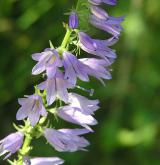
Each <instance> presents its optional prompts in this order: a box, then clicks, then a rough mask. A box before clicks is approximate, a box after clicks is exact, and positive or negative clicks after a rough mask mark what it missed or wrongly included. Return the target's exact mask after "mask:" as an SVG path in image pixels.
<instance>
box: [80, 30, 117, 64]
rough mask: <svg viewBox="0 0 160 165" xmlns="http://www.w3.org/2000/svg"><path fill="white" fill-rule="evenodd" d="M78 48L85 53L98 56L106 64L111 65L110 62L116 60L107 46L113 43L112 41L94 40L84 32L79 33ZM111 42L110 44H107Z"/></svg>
mask: <svg viewBox="0 0 160 165" xmlns="http://www.w3.org/2000/svg"><path fill="white" fill-rule="evenodd" d="M78 36H79V46H80V47H81V49H83V50H84V51H86V52H87V53H90V54H93V55H96V56H99V57H101V58H103V59H105V60H106V61H107V62H108V64H112V61H114V59H115V58H116V53H115V52H114V51H113V50H112V49H110V48H109V47H108V46H110V45H111V43H112V42H113V41H112V40H96V39H92V38H91V37H90V36H89V35H87V34H86V33H84V32H79V33H78ZM109 42H111V43H109Z"/></svg>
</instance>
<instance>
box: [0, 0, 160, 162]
mask: <svg viewBox="0 0 160 165" xmlns="http://www.w3.org/2000/svg"><path fill="white" fill-rule="evenodd" d="M73 4H76V0H68V1H67V0H57V1H56V0H37V1H35V0H0V138H2V137H4V136H6V135H7V134H8V133H10V132H12V131H13V127H12V122H13V121H14V122H16V121H15V114H16V111H17V109H18V103H17V98H18V97H22V96H23V95H24V94H31V93H32V91H33V84H36V83H37V82H39V77H38V76H37V77H35V76H34V77H33V76H31V69H32V67H33V65H34V64H35V63H34V62H33V61H32V60H31V56H30V55H31V54H32V53H34V52H40V51H42V50H43V49H44V48H46V47H48V45H49V44H48V40H49V39H50V40H52V42H53V44H54V46H58V45H59V44H60V43H61V40H62V38H63V35H64V33H65V30H64V29H63V27H62V22H67V19H68V18H67V16H66V15H63V13H66V12H68V11H69V9H70V8H72V7H73V6H74V5H73ZM107 11H108V12H109V13H110V14H112V15H114V16H119V15H124V16H126V19H125V22H124V24H123V26H124V32H123V34H122V36H121V39H120V41H119V43H118V44H117V45H116V46H115V47H114V48H115V49H117V54H118V58H117V61H116V62H115V64H114V66H113V67H112V69H113V79H112V80H111V81H109V82H107V85H106V87H105V88H104V87H103V86H102V85H101V84H100V83H99V82H97V81H95V80H92V82H91V83H89V84H86V83H85V84H82V83H81V85H83V86H85V87H86V88H95V89H96V90H95V95H94V97H95V98H100V101H101V107H102V108H101V109H100V110H99V111H97V113H96V118H97V119H98V121H99V124H98V125H97V126H96V127H94V130H95V133H93V134H90V135H87V138H88V139H89V140H90V141H91V146H90V147H89V148H88V149H89V152H77V153H57V152H55V151H54V149H52V147H50V146H49V145H45V144H44V142H45V141H44V139H43V138H42V139H41V141H38V142H37V141H34V142H33V143H34V144H35V146H36V147H35V150H34V151H33V153H32V155H36V156H49V155H50V156H52V155H57V156H60V157H62V158H64V159H66V163H65V164H66V165H74V164H76V165H82V164H84V165H88V164H90V165H128V164H130V165H159V164H160V131H159V125H160V98H159V96H160V78H159V74H160V55H159V51H160V30H159V29H160V1H159V0H127V1H126V0H121V1H119V3H118V6H116V7H107ZM86 21H87V20H86ZM94 35H95V36H96V35H97V36H99V37H102V38H104V37H105V35H104V33H103V32H100V31H96V34H94ZM106 37H107V35H106ZM83 94H85V93H83ZM54 122H55V123H56V125H57V126H59V127H63V126H66V127H67V126H70V125H66V123H65V122H62V121H59V122H58V123H57V121H56V120H55V121H54ZM0 164H5V163H4V162H1V163H0Z"/></svg>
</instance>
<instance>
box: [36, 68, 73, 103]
mask: <svg viewBox="0 0 160 165" xmlns="http://www.w3.org/2000/svg"><path fill="white" fill-rule="evenodd" d="M72 86H73V85H72V84H71V83H69V82H68V81H67V80H66V79H65V78H64V75H63V73H62V72H60V71H57V72H56V74H55V77H53V78H47V80H46V81H44V82H42V83H41V84H39V85H38V88H39V89H40V90H46V91H47V104H48V105H51V104H52V103H53V102H54V101H55V99H56V97H57V98H59V99H60V100H62V101H64V102H67V101H68V91H67V88H72Z"/></svg>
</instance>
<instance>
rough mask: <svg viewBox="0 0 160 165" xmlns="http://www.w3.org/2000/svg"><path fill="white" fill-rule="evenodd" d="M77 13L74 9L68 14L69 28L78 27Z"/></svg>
mask: <svg viewBox="0 0 160 165" xmlns="http://www.w3.org/2000/svg"><path fill="white" fill-rule="evenodd" d="M78 24H79V23H78V15H77V13H76V12H75V11H72V12H71V14H70V16H69V27H70V28H71V29H77V28H78Z"/></svg>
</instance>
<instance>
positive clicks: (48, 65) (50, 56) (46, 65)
mask: <svg viewBox="0 0 160 165" xmlns="http://www.w3.org/2000/svg"><path fill="white" fill-rule="evenodd" d="M32 58H33V59H34V60H36V61H38V63H37V64H36V65H35V66H34V67H33V69H32V74H33V75H37V74H40V73H42V72H43V71H45V70H46V74H47V76H48V77H50V78H52V77H54V76H55V74H56V71H57V68H58V67H61V66H62V62H61V59H60V57H59V54H58V52H57V51H56V50H55V49H51V48H47V49H45V50H44V52H41V53H35V54H33V55H32Z"/></svg>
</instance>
